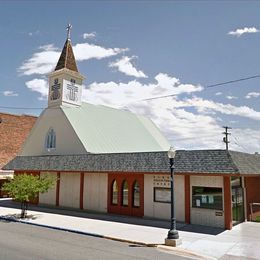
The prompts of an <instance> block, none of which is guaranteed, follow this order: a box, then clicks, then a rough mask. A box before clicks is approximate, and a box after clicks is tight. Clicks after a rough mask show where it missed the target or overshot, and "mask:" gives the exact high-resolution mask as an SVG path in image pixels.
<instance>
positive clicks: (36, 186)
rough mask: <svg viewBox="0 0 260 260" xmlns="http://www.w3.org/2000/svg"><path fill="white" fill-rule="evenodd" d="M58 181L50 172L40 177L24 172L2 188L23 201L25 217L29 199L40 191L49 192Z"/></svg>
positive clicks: (22, 215)
mask: <svg viewBox="0 0 260 260" xmlns="http://www.w3.org/2000/svg"><path fill="white" fill-rule="evenodd" d="M56 181H57V178H56V177H54V176H52V175H50V174H46V175H43V176H41V177H40V176H37V175H36V176H35V175H32V174H25V173H24V174H19V175H15V176H14V178H13V179H10V180H9V181H8V182H6V183H4V185H3V187H2V190H3V191H5V192H6V193H7V194H8V195H9V196H10V197H12V198H13V199H15V200H16V201H19V202H21V218H25V217H26V215H27V209H28V203H29V201H33V200H34V199H36V198H37V196H38V195H39V193H44V192H47V191H48V190H49V189H50V188H52V187H53V186H54V185H55V183H56Z"/></svg>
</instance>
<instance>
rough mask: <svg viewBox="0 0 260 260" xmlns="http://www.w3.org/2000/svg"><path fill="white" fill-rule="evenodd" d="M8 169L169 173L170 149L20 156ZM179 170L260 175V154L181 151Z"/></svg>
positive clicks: (177, 158) (176, 161) (176, 166)
mask: <svg viewBox="0 0 260 260" xmlns="http://www.w3.org/2000/svg"><path fill="white" fill-rule="evenodd" d="M4 169H6V170H45V171H48V170H55V171H88V172H91V171H93V172H133V173H134V172H147V173H153V172H157V173H168V172H169V159H168V157H167V152H145V153H113V154H83V155H53V156H50V155H48V156H17V157H15V158H14V159H13V160H12V161H11V162H9V163H8V164H7V165H6V166H5V167H4ZM175 169H176V173H212V174H213V173H214V174H216V173H217V174H218V173H219V174H260V156H259V155H252V154H246V153H240V152H233V151H230V152H229V153H227V152H226V151H225V150H194V151H185V150H178V151H177V153H176V157H175Z"/></svg>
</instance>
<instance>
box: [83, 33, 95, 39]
mask: <svg viewBox="0 0 260 260" xmlns="http://www.w3.org/2000/svg"><path fill="white" fill-rule="evenodd" d="M96 35H97V33H96V32H91V33H83V35H82V36H83V39H93V38H95V37H96Z"/></svg>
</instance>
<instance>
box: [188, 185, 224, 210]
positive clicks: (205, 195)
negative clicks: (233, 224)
mask: <svg viewBox="0 0 260 260" xmlns="http://www.w3.org/2000/svg"><path fill="white" fill-rule="evenodd" d="M192 207H194V208H205V209H217V210H222V209H223V196H222V188H214V187H199V186H193V187H192Z"/></svg>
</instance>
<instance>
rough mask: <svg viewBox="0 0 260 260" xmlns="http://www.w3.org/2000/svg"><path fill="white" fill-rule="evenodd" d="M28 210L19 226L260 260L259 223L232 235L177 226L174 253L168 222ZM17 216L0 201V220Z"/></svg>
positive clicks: (11, 205)
mask: <svg viewBox="0 0 260 260" xmlns="http://www.w3.org/2000/svg"><path fill="white" fill-rule="evenodd" d="M30 209H32V210H29V211H28V217H29V218H28V219H26V220H22V221H21V222H23V223H27V224H33V225H39V226H44V227H49V228H55V229H60V230H66V231H72V232H76V233H81V234H86V235H92V236H97V237H103V238H109V239H115V240H119V241H126V242H130V243H139V244H144V245H148V246H151V245H159V246H158V248H160V249H168V250H175V251H176V252H177V253H179V254H184V255H189V256H191V257H192V256H193V257H196V254H197V257H196V258H197V259H202V258H203V256H204V259H210V258H211V259H212V258H213V259H214V258H215V259H241V258H243V259H260V250H259V248H260V224H259V223H252V222H246V223H242V224H240V225H237V226H235V227H234V228H233V229H232V230H231V231H223V230H220V229H214V228H207V227H202V226H196V225H185V224H180V223H178V225H177V228H178V230H179V235H180V238H181V239H182V245H181V246H179V247H178V248H177V249H176V248H169V247H165V246H163V244H164V239H165V237H166V235H167V232H168V229H169V228H168V226H169V223H168V222H167V221H157V220H150V219H140V218H132V217H125V216H117V215H116V216H115V215H108V214H94V213H87V212H85V211H71V210H62V209H57V208H51V209H50V208H43V207H38V206H32V207H30ZM19 213H20V209H19V204H18V203H14V202H11V201H8V200H0V218H2V219H3V218H5V219H6V218H8V219H10V218H12V219H15V216H17V215H19ZM221 231H223V232H221ZM192 252H194V254H193V253H192ZM207 256H208V257H207Z"/></svg>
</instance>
